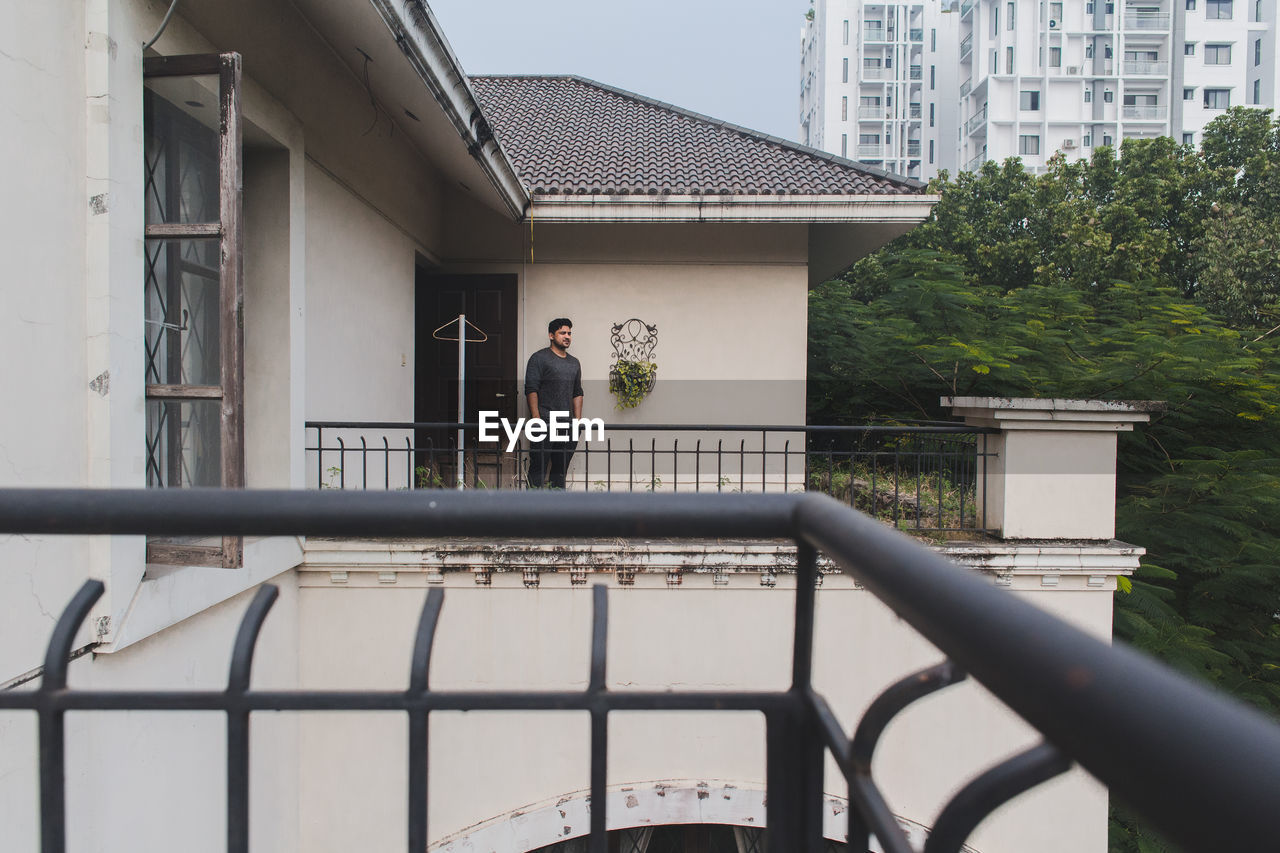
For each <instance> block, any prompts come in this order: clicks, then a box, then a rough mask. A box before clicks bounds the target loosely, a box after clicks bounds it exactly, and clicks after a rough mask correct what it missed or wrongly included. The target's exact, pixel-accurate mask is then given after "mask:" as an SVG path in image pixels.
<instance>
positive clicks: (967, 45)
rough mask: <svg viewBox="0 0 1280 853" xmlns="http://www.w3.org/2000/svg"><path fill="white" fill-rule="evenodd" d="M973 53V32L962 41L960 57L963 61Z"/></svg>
mask: <svg viewBox="0 0 1280 853" xmlns="http://www.w3.org/2000/svg"><path fill="white" fill-rule="evenodd" d="M971 53H973V33H969V35H967V36H965V37H964V39H963V40H961V42H960V59H961V60H962V61H963V60H964V59H965V57H967V56H968V55H969V54H971Z"/></svg>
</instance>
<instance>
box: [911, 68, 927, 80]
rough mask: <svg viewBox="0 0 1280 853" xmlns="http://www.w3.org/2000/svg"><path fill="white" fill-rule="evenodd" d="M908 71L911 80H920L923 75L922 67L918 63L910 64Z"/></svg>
mask: <svg viewBox="0 0 1280 853" xmlns="http://www.w3.org/2000/svg"><path fill="white" fill-rule="evenodd" d="M909 71H910V74H909V77H910V78H911V79H912V80H920V79H922V78H923V77H924V68H922V67H921V66H919V65H912V66H911V68H910V69H909Z"/></svg>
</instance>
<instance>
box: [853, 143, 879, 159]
mask: <svg viewBox="0 0 1280 853" xmlns="http://www.w3.org/2000/svg"><path fill="white" fill-rule="evenodd" d="M857 152H858V159H860V160H883V159H884V146H883V145H879V144H875V145H859V146H858V148H857Z"/></svg>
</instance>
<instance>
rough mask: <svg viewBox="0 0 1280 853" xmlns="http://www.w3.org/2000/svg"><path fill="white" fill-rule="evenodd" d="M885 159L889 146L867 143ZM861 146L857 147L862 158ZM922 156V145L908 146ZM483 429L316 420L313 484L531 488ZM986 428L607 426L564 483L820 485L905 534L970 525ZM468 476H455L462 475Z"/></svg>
mask: <svg viewBox="0 0 1280 853" xmlns="http://www.w3.org/2000/svg"><path fill="white" fill-rule="evenodd" d="M866 147H867V148H869V149H871V150H872V152H873V156H875V157H876V158H883V157H884V156H885V152H884V148H883V147H881V146H879V145H873V146H866ZM861 149H862V146H859V153H860V154H861V153H862V151H861ZM907 155H908V156H911V157H919V156H920V143H919V142H917V141H913V142H908V143H907ZM478 431H479V430H478V425H477V424H467V425H465V426H464V429H463V441H462V448H463V450H462V452H461V454H460V453H459V451H458V446H459V445H458V431H457V424H443V423H432V424H423V423H417V424H415V423H396V422H347V421H312V422H309V423H307V445H306V453H307V466H308V470H309V471H310V472H311V473H310V476H312V477H314V481H313V483H312V485H318V486H319V487H320V488H321V489H338V490H352V489H358V490H379V491H388V490H392V491H394V490H406V491H407V490H417V489H449V488H455V487H458V486H459V485H461V486H463V487H465V488H468V489H476V490H487V491H510V490H513V489H515V490H520V489H525V488H527V470H528V466H529V462H530V451H529V447H528V445H527V444H525V443H521V444H519V445H518V446H516V447H515V448H513V449H512V450H511V451H509V452H508V451H507V450H506V447H505V446H506V444H507V441H506V439H505V438H504V439H502V440H500V441H498V442H493V441H489V442H479V441H477V438H478ZM986 435H987V433H986V432H985V431H983V430H981V429H977V428H974V427H969V426H964V425H962V424H956V425H951V426H937V425H928V426H768V425H766V426H752V425H731V424H730V425H725V424H690V425H685V424H648V425H644V424H635V425H631V424H629V425H626V426H610V427H609V428H608V430H607V433H606V436H607V437H606V438H605V439H604V440H603V441H601V440H591V441H586V440H584V441H582V442H580V443H579V444H578V445H577V449H576V450H575V451H573V455H572V457H571V463H572V470H571V472H570V474H569V476H568V478H567V479H566V482H565V488H566V489H568V490H570V491H587V492H712V493H725V492H796V491H815V492H821V493H823V494H827V495H830V496H832V497H835V498H837V499H838V500H840V501H842V502H844V503H847V504H849V505H850V506H854V507H857V508H860V509H865V510H867V511H868V512H872V513H873V514H876V515H877V516H879V517H882V518H884V519H885V520H886V521H889V522H892V523H893V524H894V525H896V526H898V527H900V528H902V529H904V530H906V529H910V530H972V529H975V528H976V527H977V526H978V519H979V518H982V517H985V515H984V514H983V507H981V506H978V505H977V495H979V494H985V493H986V491H985V489H984V488H981V485H982V484H981V483H979V473H978V472H979V471H981V470H983V468H984V466H982V465H981V464H980V463H981V462H982V461H983V458H984V457H985V456H986V455H987V451H986V445H987V440H986ZM459 471H461V472H462V475H461V477H459V474H458V472H459Z"/></svg>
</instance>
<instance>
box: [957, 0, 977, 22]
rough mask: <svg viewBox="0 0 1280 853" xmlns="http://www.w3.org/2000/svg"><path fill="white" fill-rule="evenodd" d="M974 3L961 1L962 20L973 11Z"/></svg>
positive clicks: (966, 0)
mask: <svg viewBox="0 0 1280 853" xmlns="http://www.w3.org/2000/svg"><path fill="white" fill-rule="evenodd" d="M974 2H975V0H963V2H962V3H961V4H960V17H961V18H963V17H964V16H965V15H968V14H969V13H970V12H972V11H973V5H974Z"/></svg>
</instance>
